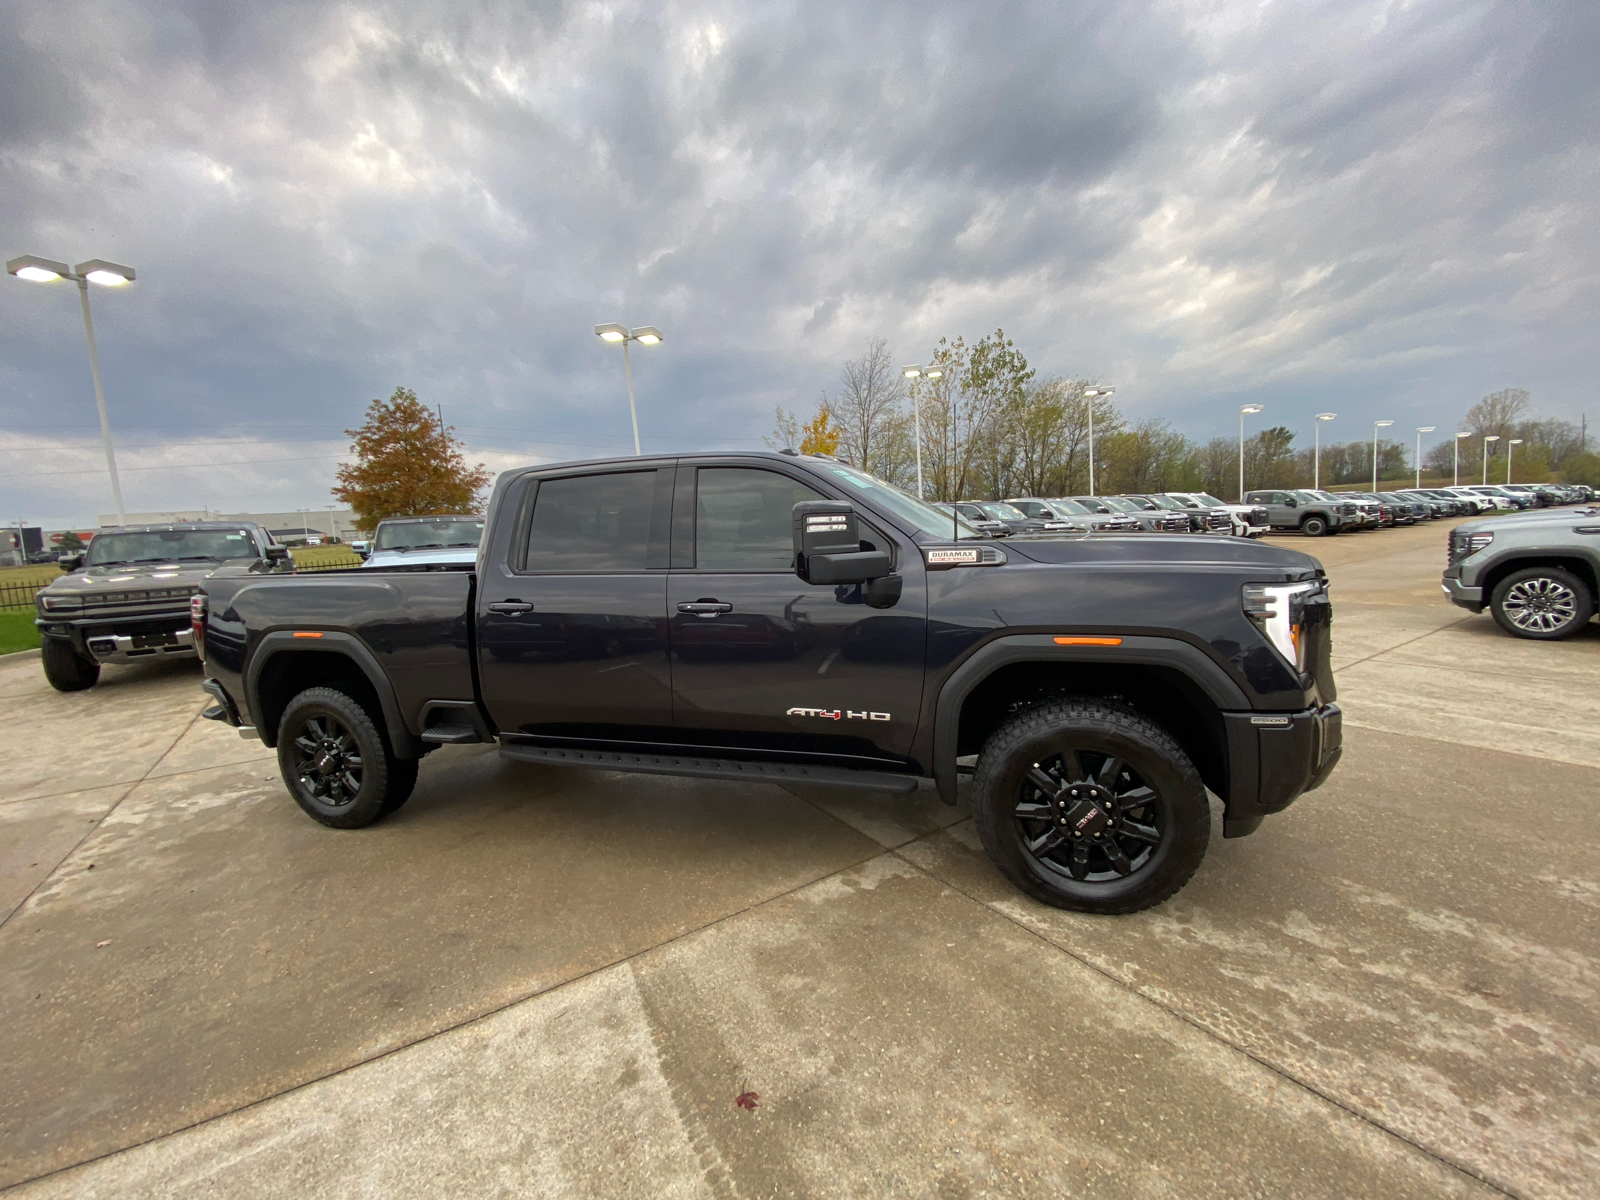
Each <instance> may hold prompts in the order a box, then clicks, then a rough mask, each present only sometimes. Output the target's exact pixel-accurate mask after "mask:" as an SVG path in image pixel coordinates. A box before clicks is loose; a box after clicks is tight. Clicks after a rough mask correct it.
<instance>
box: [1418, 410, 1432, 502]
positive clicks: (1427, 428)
mask: <svg viewBox="0 0 1600 1200" xmlns="http://www.w3.org/2000/svg"><path fill="white" fill-rule="evenodd" d="M1432 432H1433V426H1432V425H1418V426H1417V487H1418V488H1421V487H1422V435H1423V434H1425V433H1432Z"/></svg>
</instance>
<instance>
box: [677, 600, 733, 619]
mask: <svg viewBox="0 0 1600 1200" xmlns="http://www.w3.org/2000/svg"><path fill="white" fill-rule="evenodd" d="M678 611H679V612H681V613H693V614H694V615H695V616H697V617H707V618H709V617H714V616H716V615H717V614H718V613H727V612H732V611H733V605H731V604H724V603H723V602H722V601H721V600H693V601H688V602H685V603H683V604H680V605H678Z"/></svg>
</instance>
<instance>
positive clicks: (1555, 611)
mask: <svg viewBox="0 0 1600 1200" xmlns="http://www.w3.org/2000/svg"><path fill="white" fill-rule="evenodd" d="M1489 611H1490V612H1492V613H1493V614H1494V619H1495V621H1496V622H1497V623H1498V624H1499V626H1500V628H1501V629H1504V630H1505V631H1506V632H1507V633H1509V634H1511V635H1512V636H1513V637H1520V638H1534V639H1535V640H1538V641H1545V642H1549V641H1555V640H1556V639H1557V638H1564V637H1571V636H1572V635H1573V634H1575V633H1577V632H1578V630H1580V629H1582V628H1583V627H1584V626H1585V625H1587V624H1588V623H1589V618H1590V617H1592V616H1594V593H1593V592H1592V591H1590V589H1589V585H1588V584H1586V583H1585V582H1584V581H1583V580H1581V579H1579V578H1578V577H1577V576H1576V575H1574V574H1573V573H1572V572H1571V571H1565V570H1563V569H1562V568H1560V567H1525V568H1523V569H1522V570H1520V571H1513V572H1511V574H1509V575H1507V576H1506V577H1505V578H1504V579H1502V580H1501V581H1500V582H1499V583H1497V584H1495V586H1494V591H1493V592H1491V593H1490V596H1489Z"/></svg>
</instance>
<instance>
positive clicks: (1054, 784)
mask: <svg viewBox="0 0 1600 1200" xmlns="http://www.w3.org/2000/svg"><path fill="white" fill-rule="evenodd" d="M1028 782H1029V783H1031V784H1033V786H1034V787H1036V788H1038V789H1039V790H1040V791H1041V792H1043V793H1044V794H1045V795H1046V796H1048V797H1050V798H1051V799H1052V800H1054V799H1055V798H1056V796H1058V795H1059V794H1060V793H1061V781H1060V780H1059V779H1056V778H1055V777H1054V776H1051V775H1048V774H1046V773H1045V772H1044V771H1042V770H1041V769H1040V768H1038V767H1034V768H1032V769H1031V770H1029V772H1028Z"/></svg>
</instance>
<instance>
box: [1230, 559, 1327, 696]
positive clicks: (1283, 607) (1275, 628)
mask: <svg viewBox="0 0 1600 1200" xmlns="http://www.w3.org/2000/svg"><path fill="white" fill-rule="evenodd" d="M1321 587H1322V585H1321V584H1320V583H1317V582H1315V581H1307V582H1305V583H1247V584H1245V585H1244V589H1243V601H1242V602H1243V605H1244V611H1245V615H1246V616H1247V617H1249V618H1250V619H1251V620H1252V621H1254V622H1255V623H1256V626H1257V627H1258V628H1259V629H1260V630H1261V632H1262V633H1264V634H1266V637H1267V641H1269V642H1271V643H1272V648H1273V649H1274V650H1276V651H1277V652H1278V653H1279V654H1280V655H1282V656H1283V660H1284V661H1285V662H1286V663H1288V664H1289V665H1290V666H1291V667H1293V668H1294V669H1295V670H1296V671H1299V672H1301V673H1304V672H1305V669H1306V659H1305V654H1306V643H1305V637H1304V633H1305V620H1304V618H1303V616H1302V615H1301V611H1300V609H1301V605H1302V602H1303V601H1304V599H1305V597H1307V596H1309V595H1311V594H1312V593H1313V592H1316V591H1318V590H1320V589H1321Z"/></svg>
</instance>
